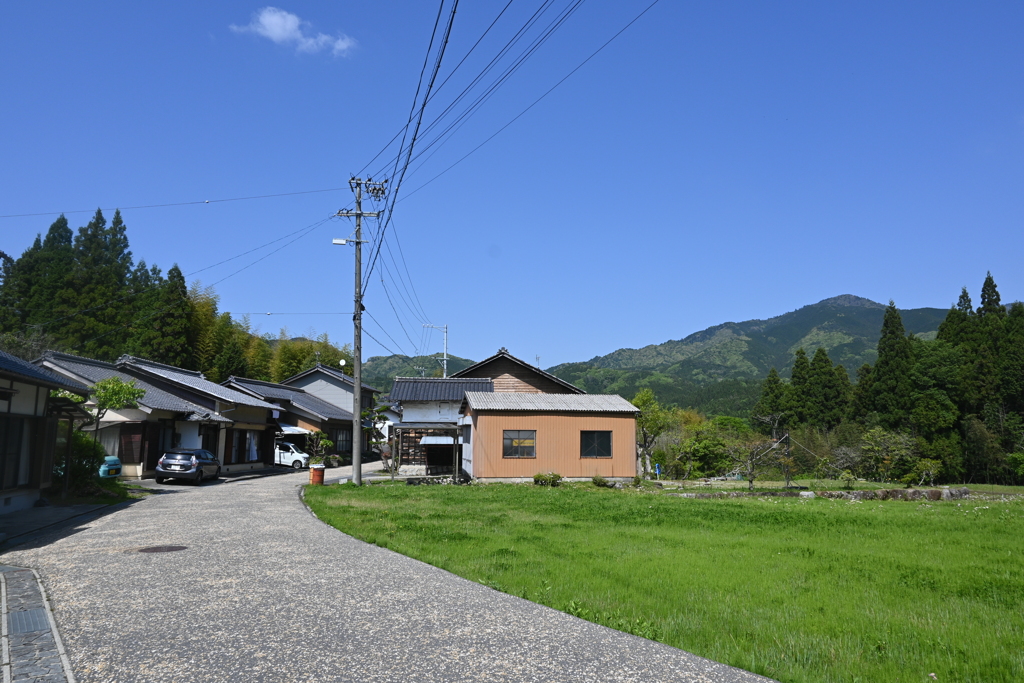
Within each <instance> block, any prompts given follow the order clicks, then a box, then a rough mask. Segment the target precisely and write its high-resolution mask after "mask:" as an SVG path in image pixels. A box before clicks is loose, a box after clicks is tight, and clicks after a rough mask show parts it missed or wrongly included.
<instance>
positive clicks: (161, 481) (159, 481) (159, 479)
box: [155, 477, 167, 484]
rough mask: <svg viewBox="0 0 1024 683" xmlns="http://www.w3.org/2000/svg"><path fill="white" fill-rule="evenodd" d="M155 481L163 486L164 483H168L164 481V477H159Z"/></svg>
mask: <svg viewBox="0 0 1024 683" xmlns="http://www.w3.org/2000/svg"><path fill="white" fill-rule="evenodd" d="M155 481H156V483H158V484H162V483H164V482H165V481H167V480H166V479H164V478H163V477H157V478H156V479H155Z"/></svg>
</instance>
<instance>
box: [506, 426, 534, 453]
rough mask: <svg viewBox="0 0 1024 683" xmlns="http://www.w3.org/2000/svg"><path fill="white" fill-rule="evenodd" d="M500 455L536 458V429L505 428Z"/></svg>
mask: <svg viewBox="0 0 1024 683" xmlns="http://www.w3.org/2000/svg"><path fill="white" fill-rule="evenodd" d="M501 457H503V458H536V457H537V431H536V430H533V429H530V430H527V429H506V430H505V438H504V441H503V443H502V449H501Z"/></svg>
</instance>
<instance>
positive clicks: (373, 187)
mask: <svg viewBox="0 0 1024 683" xmlns="http://www.w3.org/2000/svg"><path fill="white" fill-rule="evenodd" d="M387 182H388V181H387V180H386V179H385V180H384V181H383V182H379V183H375V182H373V178H367V179H366V180H363V179H362V178H350V179H349V181H348V186H349V187H350V188H352V191H353V192H355V195H356V210H355V211H339V212H338V213H337V214H335V215H336V216H339V217H342V218H351V217H353V216H354V217H355V219H356V238H355V239H354V240H347V239H346V240H340V239H335V240H334V244H347V243H348V242H349V241H352V242H354V243H355V247H356V287H355V308H354V309H353V310H354V311H355V313H353V314H352V323H353V328H354V329H353V331H354V334H353V341H352V385H353V386H352V483H353V484H355V485H356V486H359V485H361V484H362V483H363V309H364V307H363V216H366V217H367V218H375V217H376V216H377V215H379V213H380V212H378V211H363V188H364V187H365V188H366V191H367V192H368V193H369V194H370V196H371V197H373V198H374V199H381V198H382V197H383V196H384V194H385V192H386V187H385V186H386V183H387Z"/></svg>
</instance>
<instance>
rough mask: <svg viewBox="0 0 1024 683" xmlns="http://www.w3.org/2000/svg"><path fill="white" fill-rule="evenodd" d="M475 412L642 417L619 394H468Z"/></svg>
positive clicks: (467, 396)
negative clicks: (617, 414)
mask: <svg viewBox="0 0 1024 683" xmlns="http://www.w3.org/2000/svg"><path fill="white" fill-rule="evenodd" d="M466 403H467V404H469V407H470V408H472V409H473V410H521V411H534V412H572V413H639V412H640V410H639V408H637V407H636V406H634V405H633V404H632V403H630V402H629V401H627V400H626V399H624V398H622V397H621V396H617V395H615V394H527V393H517V392H499V393H482V392H475V391H467V392H466Z"/></svg>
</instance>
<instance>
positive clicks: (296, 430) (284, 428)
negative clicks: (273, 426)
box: [277, 423, 313, 436]
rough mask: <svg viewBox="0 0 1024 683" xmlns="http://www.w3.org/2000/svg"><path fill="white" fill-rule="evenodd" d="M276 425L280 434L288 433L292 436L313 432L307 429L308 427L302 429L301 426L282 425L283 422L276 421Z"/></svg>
mask: <svg viewBox="0 0 1024 683" xmlns="http://www.w3.org/2000/svg"><path fill="white" fill-rule="evenodd" d="M277 426H278V427H280V428H281V433H282V434H288V435H292V436H294V435H299V434H312V433H313V432H311V431H309V430H308V429H303V428H302V427H293V426H291V425H283V424H280V423H278V425H277Z"/></svg>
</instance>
